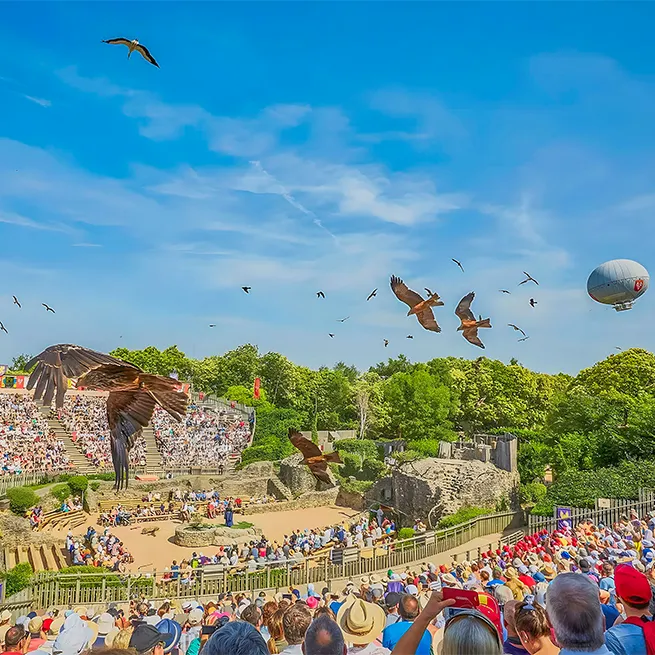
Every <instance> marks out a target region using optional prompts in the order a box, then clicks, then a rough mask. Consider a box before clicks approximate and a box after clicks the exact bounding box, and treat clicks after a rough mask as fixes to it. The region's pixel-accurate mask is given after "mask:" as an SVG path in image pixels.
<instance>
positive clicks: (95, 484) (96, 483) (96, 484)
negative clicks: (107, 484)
mask: <svg viewBox="0 0 655 655" xmlns="http://www.w3.org/2000/svg"><path fill="white" fill-rule="evenodd" d="M89 486H90V487H91V491H98V489H100V482H99V481H98V480H93V481H92V482H90V483H89Z"/></svg>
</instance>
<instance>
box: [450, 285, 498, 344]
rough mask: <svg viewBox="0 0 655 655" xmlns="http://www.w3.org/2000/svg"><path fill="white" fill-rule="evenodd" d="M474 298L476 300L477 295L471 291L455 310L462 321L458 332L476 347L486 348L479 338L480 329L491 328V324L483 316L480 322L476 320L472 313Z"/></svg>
mask: <svg viewBox="0 0 655 655" xmlns="http://www.w3.org/2000/svg"><path fill="white" fill-rule="evenodd" d="M473 298H475V293H473V291H471V293H469V294H467V295H466V296H464V297H463V298H462V299H461V300H460V301H459V305H457V308H456V309H455V314H456V316H457V317H458V318H459V320H460V321H461V325H460V326H459V327H458V328H457V331H458V332H461V333H462V336H463V337H464V338H465V339H466V340H467V341H469V342H471V343H472V344H473V345H474V346H478V347H479V348H484V344H483V343H482V341H480V337H479V336H478V328H490V327H491V322H490V319H488V318H485V319H484V320H483V319H482V316H480V320H479V321H476V320H475V315H474V314H473V312H472V311H471V303H472V302H473Z"/></svg>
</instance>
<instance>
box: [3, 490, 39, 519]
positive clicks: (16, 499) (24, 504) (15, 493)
mask: <svg viewBox="0 0 655 655" xmlns="http://www.w3.org/2000/svg"><path fill="white" fill-rule="evenodd" d="M7 498H9V508H10V509H11V511H12V512H13V513H14V514H19V515H20V516H23V515H24V514H25V512H26V511H27V510H28V509H30V508H31V507H34V506H35V505H38V503H39V497H38V496H37V495H36V494H35V493H34V492H33V491H32V490H31V489H28V488H27V487H13V488H11V489H7Z"/></svg>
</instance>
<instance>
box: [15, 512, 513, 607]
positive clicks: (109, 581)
mask: <svg viewBox="0 0 655 655" xmlns="http://www.w3.org/2000/svg"><path fill="white" fill-rule="evenodd" d="M523 520H524V513H523V512H522V511H518V512H502V513H500V514H491V515H488V516H479V517H477V518H475V519H472V520H471V521H467V522H466V523H462V524H460V525H456V526H454V527H452V528H447V529H445V530H438V531H429V532H425V533H423V534H420V535H417V536H415V537H412V538H411V539H404V540H399V541H395V542H391V543H388V544H383V545H378V546H373V547H370V548H362V549H360V548H357V547H352V548H332V549H331V550H330V551H326V552H325V553H323V554H321V555H314V556H311V557H307V558H304V559H303V558H300V559H297V560H296V559H293V560H287V561H285V562H270V563H268V564H266V565H264V566H262V567H261V568H258V569H257V570H249V569H248V568H247V567H246V568H243V567H242V568H240V569H236V568H234V567H229V566H227V567H225V566H223V565H212V566H206V567H204V568H199V569H195V577H194V579H193V580H192V581H190V582H184V580H183V579H182V577H179V578H177V579H176V580H170V579H169V576H170V573H168V574H164V572H162V571H151V572H147V573H146V572H141V573H139V574H128V575H119V574H116V573H111V572H103V571H98V572H97V573H95V572H94V573H79V574H75V573H70V574H60V573H53V572H43V573H37V574H35V575H34V577H33V579H32V582H31V584H30V586H29V587H28V590H29V591H24V592H21V594H22V595H21V597H20V598H14V597H12V598H9V599H7V603H8V604H10V605H11V608H12V610H14V609H16V607H15V606H17V604H18V605H20V607H18V610H21V609H23V606H25V607H28V606H29V607H33V608H42V607H53V606H55V607H69V606H74V605H84V606H85V607H86V606H89V605H99V604H106V603H109V602H127V601H129V600H131V599H132V598H134V597H135V596H137V595H139V594H145V595H146V596H147V597H148V598H149V599H152V600H154V601H159V600H161V601H163V600H164V599H165V598H203V597H213V598H215V597H216V596H217V595H218V594H219V593H223V592H227V591H231V592H233V593H236V592H259V591H264V590H272V589H275V590H278V589H286V588H288V587H289V586H299V585H306V584H308V583H310V582H313V583H325V584H327V585H328V586H329V585H330V584H331V583H334V582H335V581H337V580H343V579H354V578H356V577H357V576H362V575H370V574H371V573H374V572H383V571H387V570H389V569H398V568H403V567H406V566H408V565H410V564H412V563H414V562H425V561H428V560H429V559H430V558H432V557H434V556H435V555H438V554H440V553H445V552H447V551H449V550H452V549H454V548H457V547H459V546H462V545H463V544H465V543H468V542H470V541H471V540H473V539H478V538H480V537H483V536H489V535H492V534H500V533H502V532H503V531H505V530H506V529H507V528H508V527H510V526H511V525H516V526H517V527H518V525H519V524H522V522H523ZM501 543H505V540H501ZM492 546H493V544H490V547H492ZM478 551H479V549H478ZM469 552H471V551H469ZM21 603H22V605H21Z"/></svg>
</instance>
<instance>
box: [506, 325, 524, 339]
mask: <svg viewBox="0 0 655 655" xmlns="http://www.w3.org/2000/svg"><path fill="white" fill-rule="evenodd" d="M507 325H508V326H509V327H511V328H514V329H515V330H516V331H517V332H520V333H521V334H522V335H523V336H525V332H523V330H522V329H521V328H520V327H519V326H518V325H514V323H508V324H507Z"/></svg>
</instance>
